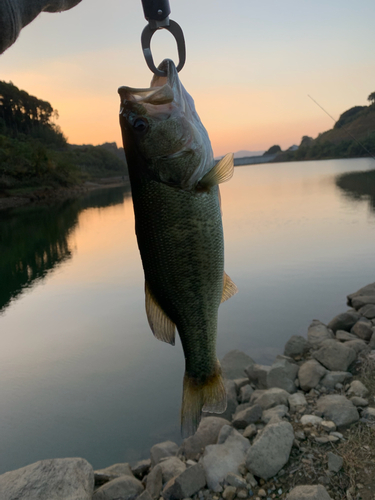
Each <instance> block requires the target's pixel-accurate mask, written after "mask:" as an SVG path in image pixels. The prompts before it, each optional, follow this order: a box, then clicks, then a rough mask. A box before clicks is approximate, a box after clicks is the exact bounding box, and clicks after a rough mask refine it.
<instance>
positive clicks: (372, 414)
mask: <svg viewBox="0 0 375 500" xmlns="http://www.w3.org/2000/svg"><path fill="white" fill-rule="evenodd" d="M362 417H363V418H367V419H368V420H375V408H372V407H370V406H369V407H368V408H365V409H364V410H363V412H362Z"/></svg>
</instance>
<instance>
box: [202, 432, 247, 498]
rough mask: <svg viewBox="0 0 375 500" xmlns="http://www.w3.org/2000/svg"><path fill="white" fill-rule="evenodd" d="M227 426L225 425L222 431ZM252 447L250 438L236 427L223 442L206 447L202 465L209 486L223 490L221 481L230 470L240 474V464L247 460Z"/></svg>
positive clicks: (214, 489) (212, 488) (216, 489)
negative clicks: (247, 453)
mask: <svg viewBox="0 0 375 500" xmlns="http://www.w3.org/2000/svg"><path fill="white" fill-rule="evenodd" d="M224 429H225V428H224V427H223V429H222V431H221V432H223V430H224ZM249 447H250V443H249V441H248V439H246V438H244V437H243V436H241V434H240V433H239V432H237V431H236V430H235V429H231V432H230V434H229V435H228V437H227V439H226V440H225V442H224V443H223V444H211V445H208V446H207V447H206V450H205V452H204V454H203V457H202V465H203V467H204V471H205V473H206V478H207V486H208V487H209V488H210V489H211V490H213V491H222V490H223V488H222V485H221V483H222V482H223V481H224V479H225V478H226V477H227V475H228V474H229V473H230V472H233V473H234V474H239V466H240V464H242V463H243V462H244V461H245V456H246V452H247V450H248V449H249Z"/></svg>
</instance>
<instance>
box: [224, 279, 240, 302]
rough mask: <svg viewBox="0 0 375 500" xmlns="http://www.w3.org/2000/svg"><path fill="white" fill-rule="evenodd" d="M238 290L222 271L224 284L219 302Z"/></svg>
mask: <svg viewBox="0 0 375 500" xmlns="http://www.w3.org/2000/svg"><path fill="white" fill-rule="evenodd" d="M237 292H238V288H237V287H236V285H235V284H234V283H233V281H232V280H231V279H230V277H229V276H228V275H227V273H224V285H223V295H222V296H221V302H225V301H226V300H228V299H230V298H231V297H232V296H233V295H235V294H236V293H237Z"/></svg>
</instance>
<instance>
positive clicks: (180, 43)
mask: <svg viewBox="0 0 375 500" xmlns="http://www.w3.org/2000/svg"><path fill="white" fill-rule="evenodd" d="M159 29H166V30H168V31H169V32H170V33H172V35H173V36H174V38H175V40H176V42H177V50H178V57H179V63H178V66H177V71H178V72H179V71H181V70H182V68H183V67H184V64H185V60H186V47H185V38H184V34H183V32H182V29H181V27H180V25H179V24H177V23H176V22H175V21H172V20H171V19H170V20H169V26H163V28H159ZM155 31H157V29H154V30H153V29H151V27H150V25H149V24H148V25H147V26H146V27H145V28H144V30H143V31H142V36H141V44H142V50H143V55H144V56H145V59H146V63H147V66H148V67H149V68H150V70H151V71H152V72H153V73H155V75H158V76H167V72H166V71H161V70H160V69H157V68H156V66H155V63H154V59H153V57H152V53H151V38H152V37H153V34H154V33H155Z"/></svg>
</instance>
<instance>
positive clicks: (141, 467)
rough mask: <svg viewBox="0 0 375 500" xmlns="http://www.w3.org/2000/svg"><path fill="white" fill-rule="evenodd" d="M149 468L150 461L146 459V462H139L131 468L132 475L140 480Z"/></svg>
mask: <svg viewBox="0 0 375 500" xmlns="http://www.w3.org/2000/svg"><path fill="white" fill-rule="evenodd" d="M150 468H151V460H150V459H149V458H147V459H146V460H139V461H138V462H136V463H135V465H134V466H133V467H132V468H131V471H132V473H133V474H134V476H135V477H136V478H137V479H142V478H143V477H144V476H145V475H146V474H147V473H148V471H149V470H150Z"/></svg>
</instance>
